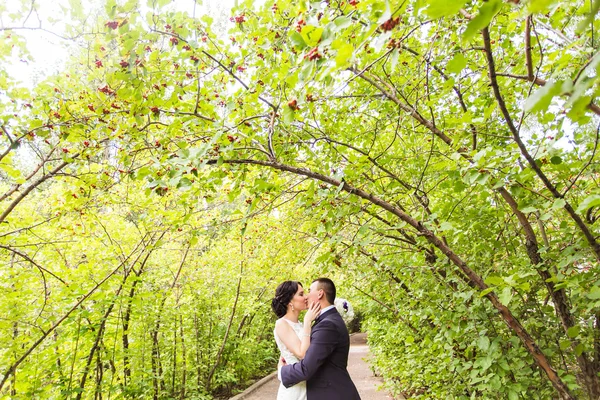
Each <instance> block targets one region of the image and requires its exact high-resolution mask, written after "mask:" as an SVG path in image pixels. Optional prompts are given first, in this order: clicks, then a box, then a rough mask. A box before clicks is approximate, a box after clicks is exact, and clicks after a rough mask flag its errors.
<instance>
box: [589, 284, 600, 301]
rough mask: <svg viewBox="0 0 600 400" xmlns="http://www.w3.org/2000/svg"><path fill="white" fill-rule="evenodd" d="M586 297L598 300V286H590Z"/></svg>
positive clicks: (599, 291) (599, 293)
mask: <svg viewBox="0 0 600 400" xmlns="http://www.w3.org/2000/svg"><path fill="white" fill-rule="evenodd" d="M586 297H587V298H588V299H592V300H598V299H600V287H598V286H592V289H591V290H590V292H589V293H588V294H587V295H586Z"/></svg>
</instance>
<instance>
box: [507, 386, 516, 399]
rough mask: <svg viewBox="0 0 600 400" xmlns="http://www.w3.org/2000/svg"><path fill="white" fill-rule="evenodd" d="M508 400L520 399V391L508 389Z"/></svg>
mask: <svg viewBox="0 0 600 400" xmlns="http://www.w3.org/2000/svg"><path fill="white" fill-rule="evenodd" d="M508 400H519V393H517V392H515V391H514V390H512V389H508Z"/></svg>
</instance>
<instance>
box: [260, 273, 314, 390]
mask: <svg viewBox="0 0 600 400" xmlns="http://www.w3.org/2000/svg"><path fill="white" fill-rule="evenodd" d="M271 308H272V309H273V311H274V312H275V315H277V317H279V319H278V320H277V322H275V331H274V334H275V342H276V343H277V347H278V348H279V351H280V352H281V356H282V357H283V358H284V359H285V362H286V363H288V364H293V363H297V362H298V361H300V360H301V359H303V358H304V355H305V354H306V350H308V347H309V346H310V330H311V324H312V322H313V321H314V320H315V318H317V316H318V315H319V312H320V308H321V306H320V304H319V303H314V304H311V305H310V307H309V306H308V300H307V298H306V295H305V294H304V288H303V287H302V284H301V283H300V282H296V281H285V282H283V283H281V284H280V285H279V286H277V289H276V290H275V297H274V298H273V300H272V301H271ZM303 310H308V311H307V312H306V315H304V322H299V321H298V316H299V314H300V311H303ZM277 400H306V382H300V383H299V384H297V385H294V386H292V387H290V388H286V387H285V386H283V384H281V383H280V384H279V391H278V392H277Z"/></svg>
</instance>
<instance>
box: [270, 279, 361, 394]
mask: <svg viewBox="0 0 600 400" xmlns="http://www.w3.org/2000/svg"><path fill="white" fill-rule="evenodd" d="M334 300H335V285H334V284H333V282H332V281H331V279H328V278H319V279H316V280H314V281H313V283H312V284H311V285H310V292H309V294H308V303H309V304H311V303H313V302H318V303H320V304H321V314H320V315H319V316H318V317H317V319H316V320H315V322H314V325H313V327H312V331H311V334H310V347H309V348H308V350H307V352H306V356H305V357H304V359H303V360H302V361H300V362H298V363H295V364H291V365H286V363H285V361H284V360H283V359H281V360H280V361H279V376H280V380H281V382H282V383H283V385H284V386H285V387H287V388H289V387H290V386H294V385H295V384H296V383H298V382H301V381H306V387H307V397H308V400H360V396H359V395H358V391H357V390H356V386H354V383H353V382H352V379H350V375H348V371H347V370H346V366H347V365H348V352H349V350H350V336H349V335H348V329H347V328H346V324H345V323H344V320H342V317H341V315H340V314H339V313H338V311H337V309H336V308H335V306H334V305H333V302H334Z"/></svg>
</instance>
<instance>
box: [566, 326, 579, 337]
mask: <svg viewBox="0 0 600 400" xmlns="http://www.w3.org/2000/svg"><path fill="white" fill-rule="evenodd" d="M577 335H579V325H575V326H572V327H570V328H569V329H567V336H568V337H570V338H574V337H577Z"/></svg>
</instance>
